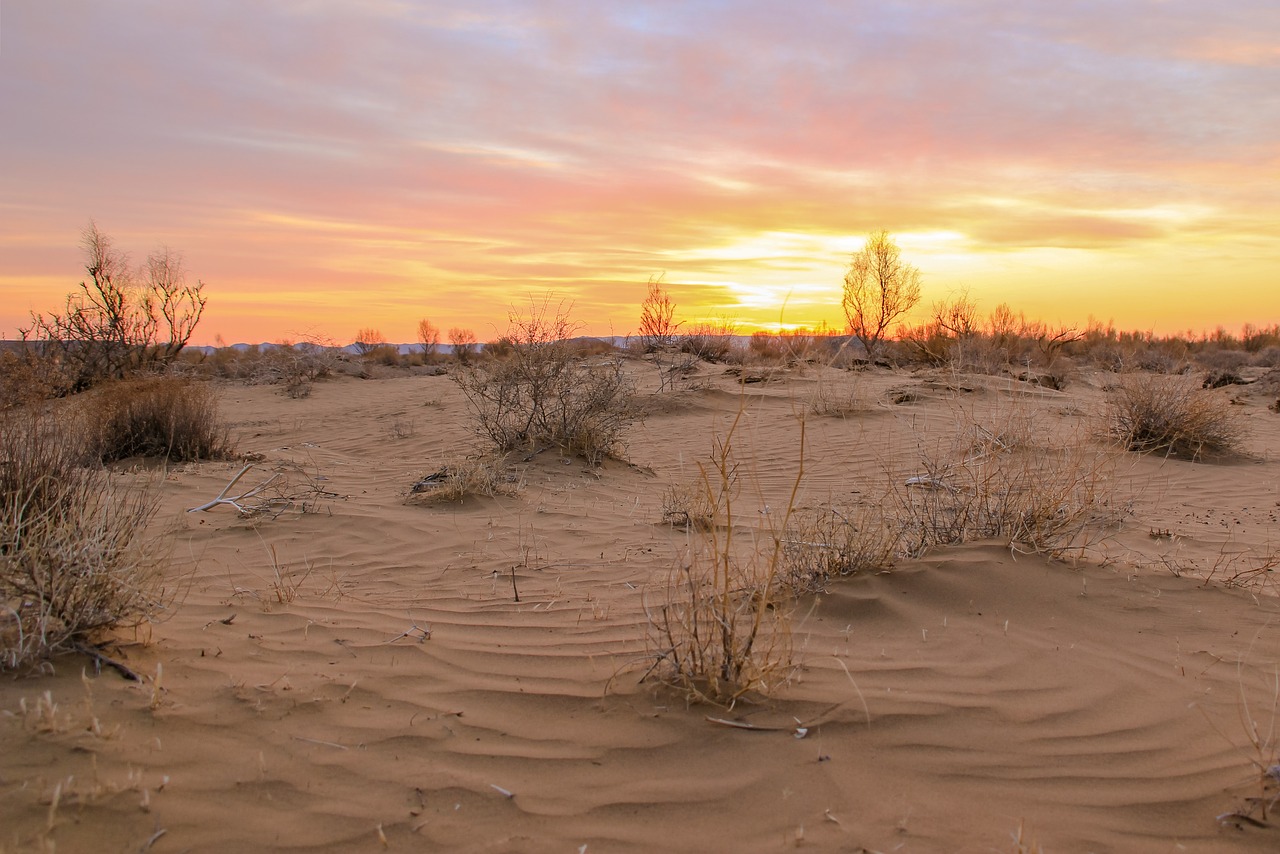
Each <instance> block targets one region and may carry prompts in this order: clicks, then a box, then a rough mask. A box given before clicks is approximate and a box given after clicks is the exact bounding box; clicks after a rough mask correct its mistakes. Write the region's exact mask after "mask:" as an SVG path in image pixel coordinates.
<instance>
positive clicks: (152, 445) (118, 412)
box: [84, 377, 234, 463]
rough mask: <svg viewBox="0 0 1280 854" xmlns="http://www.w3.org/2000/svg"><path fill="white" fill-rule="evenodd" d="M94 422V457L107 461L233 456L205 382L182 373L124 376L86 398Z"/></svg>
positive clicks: (180, 460)
mask: <svg viewBox="0 0 1280 854" xmlns="http://www.w3.org/2000/svg"><path fill="white" fill-rule="evenodd" d="M84 405H85V407H86V411H87V414H86V417H87V419H88V421H89V423H90V424H92V425H94V428H95V429H94V431H93V433H92V435H91V436H90V447H91V449H92V453H93V456H94V457H96V458H97V459H98V460H100V461H102V462H104V463H109V462H114V461H116V460H122V459H126V458H128V457H134V456H147V457H163V458H165V459H167V460H171V461H174V462H184V461H187V460H216V459H225V458H227V457H230V456H231V455H232V452H233V448H234V445H233V443H232V441H231V437H230V431H229V429H228V428H227V426H226V424H225V423H223V421H222V419H221V417H220V416H219V414H218V400H217V396H216V395H215V394H214V392H213V389H212V388H210V387H209V386H208V385H207V384H206V383H201V382H193V381H191V380H187V379H182V378H178V377H155V378H151V379H143V380H125V381H122V382H117V383H111V384H109V385H105V386H103V387H101V388H99V389H97V390H95V391H94V392H92V393H91V394H90V395H89V397H87V398H86V400H85V404H84Z"/></svg>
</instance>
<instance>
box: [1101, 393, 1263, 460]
mask: <svg viewBox="0 0 1280 854" xmlns="http://www.w3.org/2000/svg"><path fill="white" fill-rule="evenodd" d="M1104 418H1105V422H1106V429H1107V432H1108V433H1109V434H1110V435H1111V436H1113V437H1115V438H1116V439H1118V440H1119V441H1120V443H1121V444H1122V445H1123V446H1124V447H1125V448H1126V449H1127V450H1130V451H1138V452H1139V453H1156V452H1163V453H1165V454H1167V455H1169V456H1176V457H1183V458H1186V459H1192V460H1194V459H1199V458H1200V457H1202V456H1204V455H1205V454H1222V453H1228V452H1232V451H1235V450H1237V449H1238V448H1239V446H1240V442H1241V441H1242V439H1243V438H1244V426H1243V424H1242V423H1241V422H1240V419H1239V417H1238V416H1237V415H1236V413H1235V412H1234V411H1233V410H1232V409H1231V408H1230V406H1229V405H1228V404H1227V402H1226V400H1224V399H1223V398H1222V397H1220V396H1218V395H1215V394H1213V393H1211V392H1207V391H1204V390H1202V389H1201V388H1200V387H1199V384H1198V383H1197V382H1196V381H1195V380H1194V379H1192V378H1189V377H1180V376H1152V375H1134V376H1129V377H1126V378H1125V379H1124V380H1122V381H1121V382H1120V384H1119V385H1118V387H1117V388H1116V389H1115V391H1114V392H1113V393H1112V397H1111V400H1110V401H1109V402H1108V404H1107V407H1106V410H1105V414H1104Z"/></svg>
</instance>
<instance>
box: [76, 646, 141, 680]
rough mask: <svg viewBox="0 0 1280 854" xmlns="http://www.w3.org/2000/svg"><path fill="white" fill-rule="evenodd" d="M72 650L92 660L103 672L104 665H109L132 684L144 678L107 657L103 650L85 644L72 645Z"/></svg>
mask: <svg viewBox="0 0 1280 854" xmlns="http://www.w3.org/2000/svg"><path fill="white" fill-rule="evenodd" d="M71 648H72V649H74V650H75V651H76V652H79V653H82V654H84V655H87V656H89V657H90V658H92V659H93V661H94V663H95V664H97V665H98V669H99V670H101V669H102V665H104V664H105V665H107V667H110V668H111V669H112V670H114V671H116V672H117V673H119V674H120V675H121V676H123V677H124V678H125V679H128V680H129V681H130V682H141V681H142V677H141V676H139V675H138V674H137V673H135V672H134V671H132V670H130V669H129V667H128V666H127V665H125V664H122V663H120V662H119V661H116V660H115V659H114V658H111V657H110V656H108V655H106V654H105V653H103V652H102V651H101V650H97V649H94V648H93V647H91V646H89V645H87V644H83V643H75V644H72V645H71Z"/></svg>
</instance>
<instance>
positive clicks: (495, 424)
mask: <svg viewBox="0 0 1280 854" xmlns="http://www.w3.org/2000/svg"><path fill="white" fill-rule="evenodd" d="M510 321H511V326H510V329H509V330H508V332H507V334H506V336H505V338H506V340H507V341H509V342H510V345H511V349H510V352H509V353H508V354H506V355H505V356H504V357H502V358H493V359H489V360H486V361H483V362H473V363H472V364H471V365H470V366H468V367H466V368H464V369H463V370H460V371H458V372H457V373H455V374H454V375H453V379H454V381H455V382H456V383H457V384H458V387H459V388H460V389H462V393H463V394H464V395H465V396H466V398H467V402H468V404H469V406H470V408H471V413H472V416H473V418H474V420H475V428H476V432H477V433H479V434H480V435H481V436H482V437H484V438H486V439H488V440H490V441H491V442H492V443H493V445H494V447H495V448H496V449H497V450H499V451H513V450H517V449H525V450H541V449H542V448H544V447H553V446H554V447H560V448H563V449H564V450H565V451H567V452H569V453H572V454H579V455H581V456H582V457H584V458H585V459H586V460H587V461H588V462H590V463H592V464H598V463H599V462H600V461H601V460H602V459H603V458H604V457H605V456H607V455H609V454H611V453H613V452H614V451H615V450H616V447H617V444H618V442H619V440H620V439H621V436H622V432H623V430H625V429H626V428H627V427H628V426H629V425H630V424H631V422H633V421H634V420H635V419H636V418H637V416H638V412H637V410H636V408H635V406H634V405H633V396H634V386H633V384H632V382H631V380H630V379H629V378H628V377H627V375H626V374H625V372H624V371H623V366H622V360H621V358H620V357H617V356H611V357H599V358H593V359H584V358H581V357H579V356H576V355H575V348H574V346H573V343H572V341H571V340H570V339H571V337H572V335H573V332H574V326H573V324H572V322H571V321H570V319H569V317H568V311H567V308H566V307H565V306H563V305H560V306H551V305H550V304H549V303H548V302H547V301H545V300H544V301H543V302H542V303H541V304H539V303H533V302H531V304H530V309H529V312H528V314H524V315H522V314H520V313H518V312H516V311H514V310H513V311H512V313H511V316H510Z"/></svg>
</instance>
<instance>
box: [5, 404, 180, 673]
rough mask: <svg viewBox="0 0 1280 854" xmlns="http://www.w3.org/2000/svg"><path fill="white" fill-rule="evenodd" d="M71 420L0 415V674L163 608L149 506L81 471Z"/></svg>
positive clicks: (78, 439) (99, 473)
mask: <svg viewBox="0 0 1280 854" xmlns="http://www.w3.org/2000/svg"><path fill="white" fill-rule="evenodd" d="M78 423H79V422H77V421H76V420H75V419H74V418H69V417H67V413H65V412H60V413H59V415H58V416H57V417H54V416H53V415H51V414H49V413H48V412H47V411H37V410H35V409H34V408H28V409H23V410H11V411H9V412H7V413H3V414H0V461H2V462H0V669H14V668H19V667H24V666H27V665H30V664H32V663H34V662H36V661H39V660H40V659H43V658H46V657H48V656H50V655H52V654H55V653H57V652H60V651H63V650H66V649H69V648H72V647H74V646H76V645H77V644H80V643H83V642H91V641H92V640H93V639H94V636H95V635H96V633H98V632H100V631H102V630H106V629H110V628H113V627H117V626H127V625H132V624H137V623H138V622H141V621H144V620H146V619H147V618H148V617H150V616H152V615H153V614H154V613H155V612H156V611H157V609H159V608H160V607H161V606H162V605H163V604H164V595H163V589H162V587H161V579H160V575H159V561H158V560H157V554H156V551H155V548H154V545H153V544H152V543H149V542H148V541H146V540H144V538H143V532H144V530H145V528H146V526H147V523H148V521H149V520H150V519H151V517H152V516H153V515H154V512H155V507H156V505H155V501H154V500H153V498H152V497H151V496H150V495H149V494H148V493H147V492H146V491H143V490H137V489H130V488H126V487H122V486H120V485H119V484H118V483H116V482H114V481H113V480H112V479H111V478H110V476H109V475H108V473H107V472H105V471H104V470H103V469H101V468H98V467H85V466H83V465H82V462H83V457H84V451H83V448H82V438H83V434H82V433H81V432H80V430H79V429H78V427H77V425H78Z"/></svg>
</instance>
